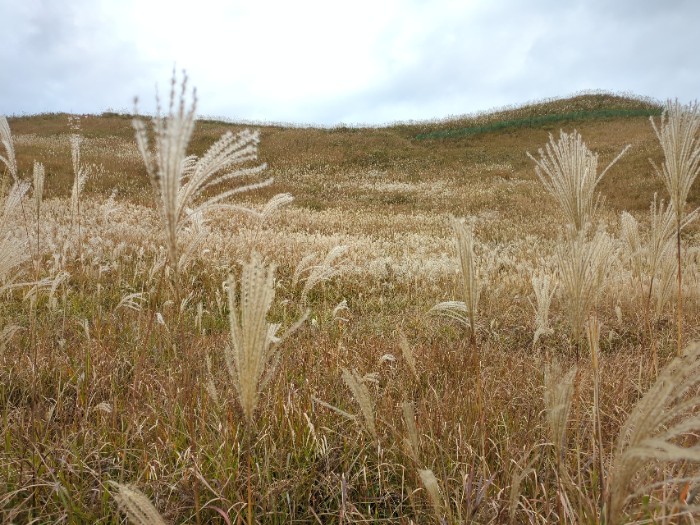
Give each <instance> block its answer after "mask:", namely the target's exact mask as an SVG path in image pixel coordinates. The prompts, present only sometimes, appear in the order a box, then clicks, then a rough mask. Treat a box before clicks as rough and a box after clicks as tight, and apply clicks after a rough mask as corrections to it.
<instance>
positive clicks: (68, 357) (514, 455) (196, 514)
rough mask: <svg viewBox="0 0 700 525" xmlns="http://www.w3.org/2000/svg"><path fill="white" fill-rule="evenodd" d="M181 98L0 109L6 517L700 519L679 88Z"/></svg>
mask: <svg viewBox="0 0 700 525" xmlns="http://www.w3.org/2000/svg"><path fill="white" fill-rule="evenodd" d="M173 97H174V98H173V100H174V105H173V108H174V109H171V112H170V113H169V114H167V115H164V117H163V118H162V119H155V120H154V121H153V122H152V121H151V119H150V118H145V117H142V118H139V119H137V123H136V124H134V122H133V121H134V118H133V117H132V116H128V115H118V114H112V113H106V114H103V115H98V116H95V115H85V116H81V117H79V118H77V117H75V116H69V115H64V114H50V115H35V116H25V117H12V118H9V119H7V123H8V127H6V128H2V129H0V132H1V133H0V138H1V139H2V142H3V144H2V147H0V156H2V159H0V160H2V161H3V162H2V167H3V178H2V181H1V182H2V188H1V189H2V191H1V193H0V198H1V199H2V201H4V204H3V210H4V212H3V221H2V224H0V291H1V292H2V294H1V295H0V332H1V333H2V337H1V338H0V417H1V418H2V425H1V427H0V428H1V430H0V432H1V433H2V435H1V436H0V437H1V439H2V445H1V446H0V516H1V517H2V522H3V523H125V522H127V520H129V521H130V522H133V523H196V524H202V523H309V524H311V523H321V524H325V523H337V524H350V523H367V522H370V523H400V524H409V523H448V524H457V523H472V522H473V523H542V524H545V523H562V524H565V523H609V524H618V523H694V520H695V519H697V517H698V516H699V515H700V514H699V513H698V507H697V501H696V493H697V491H698V490H699V489H700V479H699V478H698V475H699V474H698V469H697V465H696V463H695V462H696V461H698V460H700V448H699V447H698V444H697V432H698V431H699V430H700V419H698V418H699V415H698V412H697V408H696V407H697V405H698V404H699V403H700V400H699V399H698V397H697V396H698V392H700V390H699V389H698V386H699V383H700V375H698V367H700V347H698V346H697V345H696V344H694V343H693V341H695V340H696V339H698V327H699V326H700V324H699V323H698V317H699V309H698V307H699V306H700V282H699V281H700V242H699V241H700V239H699V231H698V221H697V220H696V218H695V215H694V212H693V211H692V210H694V209H695V208H697V207H698V206H699V205H700V188H698V184H697V183H696V184H692V182H693V180H692V178H693V177H694V176H693V173H695V174H697V168H698V166H697V163H698V156H700V147H698V140H699V139H698V136H697V128H693V127H692V126H693V125H694V126H697V125H699V124H698V122H700V116H699V115H698V111H697V108H696V107H694V106H680V107H679V106H677V105H676V106H674V105H673V104H672V103H669V105H668V106H666V110H665V112H664V107H662V106H661V105H659V104H657V103H655V102H653V101H648V100H642V99H636V98H633V97H626V96H617V95H609V94H594V95H581V96H578V97H573V98H569V99H563V100H553V101H544V102H542V103H538V104H531V105H528V106H524V107H521V108H510V109H504V110H501V111H494V112H489V113H484V114H482V115H476V116H468V117H460V118H453V119H448V120H444V121H433V122H417V123H400V124H394V125H390V126H386V127H376V128H374V127H373V128H365V127H347V126H342V127H335V128H313V127H285V126H280V125H261V126H259V127H257V130H254V129H251V131H247V130H246V127H244V126H241V125H236V124H228V123H223V122H217V121H212V120H195V119H194V115H195V113H194V108H192V107H191V106H190V98H189V94H187V93H186V94H184V95H182V99H179V98H178V95H177V94H174V95H173ZM178 102H180V104H178ZM674 116H677V117H678V118H679V119H681V124H680V126H681V128H682V129H681V128H679V129H680V130H681V131H683V129H685V128H683V126H690V127H691V129H690V131H689V132H688V133H689V135H688V137H686V139H687V141H688V144H689V145H690V146H689V147H688V148H686V149H685V150H683V151H684V155H685V157H683V158H681V160H674V159H673V158H672V155H671V153H672V152H671V151H670V150H668V148H667V150H666V151H665V150H664V148H663V147H662V144H663V142H662V140H660V139H662V138H663V137H664V136H665V135H664V129H666V128H665V127H664V125H668V126H672V124H673V123H674V122H675V121H674V120H673V117H674ZM650 118H651V122H650ZM683 119H686V120H683ZM2 122H3V121H0V124H1V123H2ZM652 122H653V123H654V125H652ZM669 129H670V128H669ZM673 129H674V130H675V129H676V128H673ZM3 130H4V131H3ZM655 130H656V132H658V135H657V133H656V132H655ZM676 131H678V130H676ZM671 135H672V136H671V137H670V138H668V140H669V141H671V142H673V140H677V141H680V140H681V139H682V138H683V136H682V133H680V132H679V133H677V134H673V133H671ZM628 146H629V147H628ZM547 148H549V149H547ZM557 148H561V151H560V150H558V149H557ZM557 151H559V152H560V154H561V155H560V156H559V157H557ZM695 151H697V152H695ZM694 152H695V153H694ZM621 153H622V155H621V156H620V154H621ZM190 155H196V156H197V157H196V158H195V157H190ZM681 156H682V155H681ZM557 159H558V160H557ZM683 162H686V164H688V165H689V166H690V167H689V170H687V171H689V174H688V173H686V172H683V173H681V174H680V175H677V176H676V179H679V180H675V179H674V178H673V177H674V173H675V172H673V170H674V169H675V168H676V167H679V166H680V167H682V166H683ZM37 163H41V164H37ZM611 163H612V164H611ZM693 163H694V164H693ZM610 164H611V165H610ZM608 165H610V166H609V169H608V170H607V171H604V170H605V168H606V167H607V166H608ZM679 169H680V168H679ZM680 171H682V170H680ZM666 172H669V173H668V174H667V177H666V180H665V178H664V174H665V173H666ZM228 173H233V176H231V177H229V176H228V175H227V174H228ZM603 173H604V176H603V177H602V178H600V179H598V176H600V175H601V174H603ZM572 177H574V178H575V177H579V179H575V180H574V178H572ZM674 180H675V182H678V183H679V184H676V185H675V186H674V185H673V184H674ZM669 188H671V191H672V192H673V191H676V190H677V191H676V193H675V194H670V193H669ZM674 189H675V190H674ZM239 190H240V191H239ZM243 190H245V191H243ZM567 198H569V200H568V201H567ZM567 203H568V204H567ZM679 246H680V247H681V251H680V256H679V254H678V252H677V248H678V247H679ZM679 266H680V268H681V273H680V275H681V277H682V279H679V278H678V276H679V274H678V267H679Z"/></svg>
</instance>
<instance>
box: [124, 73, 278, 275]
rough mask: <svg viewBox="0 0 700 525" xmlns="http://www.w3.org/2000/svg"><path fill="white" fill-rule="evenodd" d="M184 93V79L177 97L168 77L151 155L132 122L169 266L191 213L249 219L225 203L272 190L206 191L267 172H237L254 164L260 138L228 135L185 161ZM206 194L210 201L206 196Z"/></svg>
mask: <svg viewBox="0 0 700 525" xmlns="http://www.w3.org/2000/svg"><path fill="white" fill-rule="evenodd" d="M186 93H187V76H186V75H185V76H184V78H183V80H182V84H181V87H180V92H179V96H178V95H177V80H176V77H175V75H174V74H173V78H172V81H171V89H170V105H169V108H168V113H167V115H163V114H162V113H161V107H160V101H158V105H157V113H156V116H155V117H154V118H153V131H154V141H155V149H154V150H153V149H151V145H150V143H149V134H148V130H147V127H146V124H145V123H144V122H143V121H142V120H140V119H134V121H133V127H134V130H135V134H136V144H137V147H138V150H139V152H140V154H141V157H142V158H143V161H144V164H145V165H146V171H147V172H148V175H149V179H150V181H151V186H152V187H153V191H154V194H155V196H156V203H157V206H158V210H159V212H160V216H161V220H162V222H163V228H164V230H165V238H166V241H167V246H168V254H169V259H170V263H171V265H175V264H177V261H178V241H177V238H178V233H179V232H180V230H181V229H182V228H183V226H184V225H186V224H187V222H188V221H189V220H190V219H191V218H192V216H193V215H194V214H195V213H198V212H202V213H203V212H206V211H210V210H213V209H217V208H228V209H237V210H242V211H246V212H249V213H254V212H252V211H251V210H248V209H246V208H243V207H241V206H236V205H233V204H230V203H225V202H224V201H225V200H227V199H229V198H230V197H232V196H234V195H236V194H238V193H242V192H246V191H251V190H255V189H258V188H262V187H264V186H268V185H270V184H272V179H271V178H268V179H266V180H264V181H262V182H257V183H248V184H242V185H240V186H237V187H235V188H232V189H227V190H220V191H212V192H211V193H209V192H208V191H207V190H213V189H214V188H218V187H220V186H221V185H223V184H225V183H228V182H232V181H234V180H245V179H246V178H248V177H250V176H253V175H257V174H258V173H260V172H261V171H263V170H264V169H265V168H266V165H265V164H260V165H258V166H253V167H240V166H241V165H242V164H245V163H248V162H251V161H254V160H256V159H257V156H258V143H259V142H260V136H259V134H258V133H257V132H252V131H249V130H244V131H241V132H240V133H238V134H233V133H231V132H227V133H225V134H224V135H222V136H221V138H219V140H217V141H216V142H215V143H214V144H213V145H212V146H211V147H210V148H209V149H208V150H207V152H206V153H205V154H204V155H203V156H202V157H199V158H197V157H195V156H188V155H187V151H186V150H187V146H188V144H189V142H190V139H191V137H192V132H193V131H194V123H195V113H196V107H197V96H196V91H193V95H192V98H193V101H192V104H191V105H190V106H189V107H187V103H186V100H185V98H186ZM205 193H209V195H208V196H205ZM190 209H191V211H189V210H190Z"/></svg>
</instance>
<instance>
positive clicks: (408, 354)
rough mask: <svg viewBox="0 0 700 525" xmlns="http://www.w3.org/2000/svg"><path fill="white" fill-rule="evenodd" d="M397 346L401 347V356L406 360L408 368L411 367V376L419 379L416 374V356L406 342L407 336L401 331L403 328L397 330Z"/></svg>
mask: <svg viewBox="0 0 700 525" xmlns="http://www.w3.org/2000/svg"><path fill="white" fill-rule="evenodd" d="M399 346H400V347H401V353H402V355H403V358H404V359H405V360H406V363H407V364H408V368H410V369H411V373H412V374H413V377H414V378H415V379H416V381H418V380H419V379H420V376H419V375H418V367H417V366H416V358H415V356H414V355H413V348H412V347H411V345H410V343H409V342H408V338H407V337H406V334H405V333H404V332H403V330H399Z"/></svg>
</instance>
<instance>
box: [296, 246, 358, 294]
mask: <svg viewBox="0 0 700 525" xmlns="http://www.w3.org/2000/svg"><path fill="white" fill-rule="evenodd" d="M347 251H348V247H347V246H345V245H339V246H334V247H333V248H331V249H330V250H329V251H328V253H327V254H326V257H325V258H324V259H323V261H320V262H319V263H318V264H313V263H314V261H315V260H316V258H317V255H316V254H315V253H311V254H309V255H307V256H305V257H304V258H302V260H301V261H299V264H297V267H296V268H295V270H294V276H293V277H292V284H293V285H295V286H296V284H297V283H298V282H299V281H300V280H301V279H302V276H303V275H304V274H306V277H305V278H304V287H303V288H302V290H301V300H302V302H304V303H305V302H306V301H307V298H308V296H309V292H311V290H312V289H313V288H314V287H315V286H316V285H318V284H319V283H322V282H324V281H328V280H329V279H331V278H333V277H335V276H336V275H338V274H339V273H340V272H341V271H342V269H343V267H342V266H340V265H338V264H337V263H338V260H339V259H340V258H341V257H342V256H343V255H345V253H346V252H347Z"/></svg>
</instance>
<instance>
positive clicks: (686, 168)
mask: <svg viewBox="0 0 700 525" xmlns="http://www.w3.org/2000/svg"><path fill="white" fill-rule="evenodd" d="M649 120H650V121H651V126H652V127H653V128H654V133H656V137H657V138H658V139H659V143H660V144H661V148H662V149H663V152H664V162H663V164H662V166H661V168H659V167H658V166H657V165H656V164H654V163H653V162H652V164H653V165H654V169H655V170H656V174H657V175H658V176H659V177H660V178H661V180H662V181H663V182H664V185H665V186H666V190H667V191H668V193H669V196H670V199H671V205H672V206H673V209H674V211H675V219H676V221H675V222H676V261H677V263H678V265H677V266H678V270H677V272H676V277H677V283H678V294H677V307H676V308H677V329H678V335H677V342H676V350H677V352H678V355H681V351H682V349H683V291H682V288H683V270H682V268H681V229H682V228H683V221H684V218H685V216H686V215H685V205H686V201H687V200H688V193H690V188H691V186H692V185H693V182H694V181H695V178H696V177H697V176H698V173H700V136H699V135H698V131H700V109H699V108H698V104H697V102H693V103H691V104H688V105H685V106H684V105H681V104H680V103H679V102H678V100H676V101H675V102H672V101H670V100H669V101H668V102H667V103H666V107H665V108H664V111H663V113H662V114H661V120H660V122H659V126H658V127H657V126H656V123H655V122H654V119H653V118H651V117H650V119H649Z"/></svg>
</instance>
